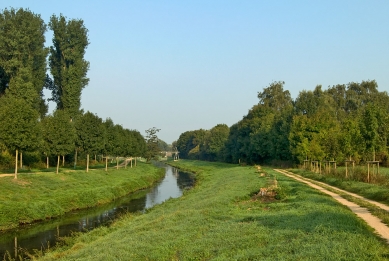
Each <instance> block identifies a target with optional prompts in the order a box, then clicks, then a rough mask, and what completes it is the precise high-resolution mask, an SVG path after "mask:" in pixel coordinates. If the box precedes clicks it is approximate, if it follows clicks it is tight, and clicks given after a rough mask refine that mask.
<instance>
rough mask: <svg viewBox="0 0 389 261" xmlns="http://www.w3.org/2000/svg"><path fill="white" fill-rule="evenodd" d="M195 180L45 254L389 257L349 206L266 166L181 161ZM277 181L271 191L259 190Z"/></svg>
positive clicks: (91, 256) (208, 257)
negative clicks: (159, 201) (170, 196)
mask: <svg viewBox="0 0 389 261" xmlns="http://www.w3.org/2000/svg"><path fill="white" fill-rule="evenodd" d="M171 164H173V165H176V166H177V167H180V168H182V169H185V170H190V171H192V172H193V173H196V178H197V179H196V180H197V182H196V186H195V187H194V188H193V189H191V190H188V191H186V192H185V194H184V195H183V196H182V197H180V198H177V199H170V200H169V201H166V202H165V203H163V204H161V205H158V206H155V207H154V208H152V209H150V210H148V211H147V212H146V214H127V215H124V216H123V217H121V218H120V219H119V220H118V221H117V222H115V223H113V225H111V226H109V227H100V228H97V229H95V230H93V231H91V232H89V233H84V234H78V235H75V236H74V237H69V238H64V239H62V243H61V245H59V246H58V247H57V249H56V250H54V251H50V252H48V253H46V255H44V256H43V257H42V260H54V259H55V260H57V259H59V260H91V259H96V260H387V258H388V257H389V247H388V246H387V245H386V243H385V242H384V241H383V240H382V239H380V238H378V236H376V235H375V234H374V233H373V231H372V229H371V228H370V227H368V226H367V225H366V224H365V223H364V222H363V221H361V220H360V219H358V218H357V217H356V216H355V215H354V214H353V213H352V212H351V211H350V210H349V209H348V208H346V207H344V206H341V205H339V204H338V203H337V202H336V201H334V200H333V199H332V198H330V197H329V196H326V195H323V194H321V193H319V192H318V191H316V190H314V189H312V188H310V187H308V186H306V185H304V184H301V183H299V182H297V181H294V180H292V179H290V178H287V177H285V176H283V175H282V174H279V173H276V172H275V171H273V170H272V169H270V168H264V171H263V173H264V174H262V175H260V174H259V172H257V170H256V169H255V168H253V167H250V166H245V167H242V166H237V165H231V164H224V163H209V162H201V161H186V160H185V161H184V160H180V161H179V162H174V163H171ZM274 179H276V180H277V184H278V188H277V195H274V197H270V196H264V197H261V196H259V195H258V192H259V191H260V188H262V187H266V186H268V184H270V183H271V182H269V181H272V180H274Z"/></svg>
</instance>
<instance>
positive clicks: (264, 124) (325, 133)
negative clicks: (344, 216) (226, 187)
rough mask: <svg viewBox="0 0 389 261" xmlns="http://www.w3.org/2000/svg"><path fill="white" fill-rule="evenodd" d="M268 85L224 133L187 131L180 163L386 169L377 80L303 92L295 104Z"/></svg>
mask: <svg viewBox="0 0 389 261" xmlns="http://www.w3.org/2000/svg"><path fill="white" fill-rule="evenodd" d="M284 84H285V83H284V82H281V81H279V82H273V83H271V84H270V85H269V86H268V87H266V88H264V89H263V91H262V92H258V99H259V102H258V104H256V105H254V106H253V107H252V108H251V109H250V110H249V112H248V114H247V115H245V116H244V117H243V119H241V120H240V121H239V122H237V123H235V124H233V125H232V126H230V127H229V128H228V127H227V126H226V125H224V124H219V125H217V126H215V127H214V128H212V129H211V130H202V129H200V130H195V131H187V132H184V133H182V134H181V135H180V137H179V139H178V140H177V143H176V144H177V149H178V150H179V151H180V156H181V157H182V158H196V159H203V160H218V161H225V162H231V163H238V162H244V163H248V164H254V163H288V164H301V163H303V162H304V160H307V159H308V160H320V161H323V160H335V161H340V162H341V161H345V160H354V161H356V162H366V161H381V162H382V163H384V164H386V165H388V137H389V129H388V127H389V126H388V125H389V96H388V93H387V92H380V91H379V90H378V85H377V83H376V81H374V80H371V81H370V80H369V81H362V82H360V83H356V82H350V83H348V84H338V85H334V86H330V87H328V89H327V90H323V89H322V86H320V85H318V86H316V87H315V89H314V90H313V91H307V90H303V91H301V92H300V93H299V94H298V96H297V98H296V99H294V100H293V99H292V98H291V95H290V93H289V91H287V90H284Z"/></svg>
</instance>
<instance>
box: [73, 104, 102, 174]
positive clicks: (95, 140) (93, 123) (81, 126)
mask: <svg viewBox="0 0 389 261" xmlns="http://www.w3.org/2000/svg"><path fill="white" fill-rule="evenodd" d="M75 127H76V133H77V139H76V146H77V148H78V149H80V150H81V151H83V152H84V153H86V155H87V167H86V170H87V172H88V171H89V155H90V154H92V155H93V154H98V153H101V152H103V151H104V147H105V141H106V138H105V134H106V132H105V127H104V125H103V120H102V119H101V118H99V117H98V116H97V115H95V114H93V113H91V112H89V111H88V112H86V113H85V114H84V115H82V116H81V117H79V118H78V119H77V120H76V122H75Z"/></svg>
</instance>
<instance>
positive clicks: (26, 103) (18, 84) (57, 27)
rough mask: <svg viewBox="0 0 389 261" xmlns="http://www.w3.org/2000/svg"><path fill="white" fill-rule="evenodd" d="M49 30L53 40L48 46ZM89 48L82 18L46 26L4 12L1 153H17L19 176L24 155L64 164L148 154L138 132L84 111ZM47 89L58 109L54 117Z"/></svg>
mask: <svg viewBox="0 0 389 261" xmlns="http://www.w3.org/2000/svg"><path fill="white" fill-rule="evenodd" d="M48 29H50V30H51V31H52V33H53V39H52V45H51V46H50V47H45V33H46V31H47V30H48ZM88 44H89V41H88V30H87V28H86V27H85V25H84V23H83V21H82V20H80V19H67V18H66V17H64V16H63V15H60V16H56V15H53V16H51V18H50V21H49V23H48V24H46V23H45V22H44V21H43V20H42V19H41V17H40V15H38V14H35V13H33V12H31V11H30V10H28V9H23V8H20V9H17V10H16V9H13V8H11V9H4V10H3V11H2V13H0V151H2V152H3V153H4V151H8V152H13V153H15V177H16V174H17V166H18V159H22V157H21V155H22V154H21V153H23V152H31V151H35V152H36V151H38V152H41V153H42V154H44V155H46V156H47V157H49V156H58V164H59V156H61V155H62V156H64V155H68V154H70V153H73V154H75V155H77V152H83V153H84V154H86V155H89V154H98V153H100V154H109V155H120V156H127V155H140V154H141V153H142V151H143V150H144V149H145V146H146V143H145V140H144V138H143V136H142V135H141V134H140V133H139V132H138V131H135V130H127V129H124V128H123V127H122V126H120V125H115V124H114V123H113V122H112V120H111V119H107V120H106V121H103V120H102V119H101V118H99V117H98V116H97V115H95V114H93V113H90V112H87V113H84V112H83V111H81V110H80V105H81V92H82V90H83V89H84V88H85V86H86V85H87V84H88V81H89V79H88V78H87V71H88V68H89V62H87V61H86V60H85V59H84V55H85V51H86V48H87V46H88ZM48 69H49V73H48ZM49 75H51V76H49ZM44 88H46V89H49V90H50V91H51V93H52V97H51V98H50V99H49V100H51V101H54V102H55V103H56V105H57V106H56V110H55V111H54V113H53V114H52V115H48V116H47V112H48V105H47V103H46V101H45V99H44V95H43V89H44ZM3 153H2V154H3ZM18 154H19V156H18ZM58 164H57V169H58Z"/></svg>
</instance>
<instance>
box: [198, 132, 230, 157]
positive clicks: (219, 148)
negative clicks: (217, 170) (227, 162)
mask: <svg viewBox="0 0 389 261" xmlns="http://www.w3.org/2000/svg"><path fill="white" fill-rule="evenodd" d="M229 132H230V129H229V128H228V126H227V125H226V124H218V125H216V126H215V127H213V128H212V129H210V130H209V134H208V135H207V138H206V140H205V146H204V152H205V154H206V155H207V156H206V159H208V160H211V161H215V160H218V161H221V160H222V159H223V158H224V155H223V153H224V146H225V143H226V142H227V139H228V135H229Z"/></svg>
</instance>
